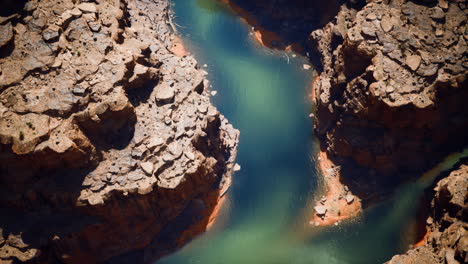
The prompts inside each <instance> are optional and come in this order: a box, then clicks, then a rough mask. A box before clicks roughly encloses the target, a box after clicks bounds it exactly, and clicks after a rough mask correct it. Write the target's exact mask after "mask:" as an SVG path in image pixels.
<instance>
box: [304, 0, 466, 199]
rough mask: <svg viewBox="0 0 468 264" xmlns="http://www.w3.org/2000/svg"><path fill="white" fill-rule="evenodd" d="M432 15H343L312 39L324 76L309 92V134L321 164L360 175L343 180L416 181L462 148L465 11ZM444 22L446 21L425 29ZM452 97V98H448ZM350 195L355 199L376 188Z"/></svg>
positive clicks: (389, 5) (397, 6)
mask: <svg viewBox="0 0 468 264" xmlns="http://www.w3.org/2000/svg"><path fill="white" fill-rule="evenodd" d="M431 6H432V5H425V4H422V3H420V2H418V3H416V2H414V1H399V2H395V1H391V2H387V1H368V2H366V3H364V2H363V4H362V6H360V7H355V6H351V7H350V6H347V5H343V6H342V8H341V10H340V12H338V14H337V17H336V19H335V20H333V22H331V23H329V24H327V25H326V26H325V27H324V28H323V29H319V30H317V31H314V32H313V33H312V34H311V35H310V43H309V44H310V47H311V48H312V50H313V51H315V52H316V54H315V55H316V56H317V57H319V58H320V63H318V64H317V69H319V70H321V71H322V72H321V73H320V76H319V77H318V80H317V81H316V85H315V91H314V94H315V101H316V103H317V113H316V115H315V122H314V127H315V131H316V132H317V134H318V136H319V138H320V139H321V140H322V141H321V142H322V144H324V146H326V149H327V152H328V154H329V155H331V156H337V157H339V159H343V161H346V162H344V163H345V164H350V163H348V161H349V162H353V164H355V165H354V166H356V167H357V168H359V169H357V168H356V169H352V170H351V169H350V171H358V170H362V171H366V172H367V173H369V175H368V176H364V177H363V176H359V177H360V178H366V179H367V178H371V177H372V176H371V171H372V170H377V171H378V172H379V173H380V174H381V175H382V176H381V177H380V178H381V179H376V181H377V182H378V183H377V185H379V184H385V183H384V182H385V181H384V180H383V179H384V178H386V177H393V176H391V175H393V174H394V173H396V172H397V171H398V175H399V177H401V178H402V179H404V178H406V177H411V175H417V174H418V173H419V172H420V171H423V170H425V169H427V168H428V167H430V164H434V163H435V162H436V161H437V160H439V159H440V158H442V157H443V156H444V155H445V154H447V153H449V152H451V151H452V150H454V149H456V148H458V147H459V146H460V145H464V144H468V139H467V138H466V136H464V134H466V131H468V121H467V120H466V119H465V118H463V117H462V115H461V113H465V112H467V111H468V108H467V107H468V106H467V104H464V103H461V100H460V98H464V97H466V96H468V90H467V89H461V90H460V89H458V88H459V87H465V86H466V70H463V69H464V68H463V61H464V55H463V54H464V52H466V49H467V46H466V41H465V40H462V39H461V38H460V36H464V34H465V33H464V32H463V30H461V29H460V27H459V25H460V23H466V21H467V19H466V18H467V16H466V10H463V9H461V8H460V7H458V6H457V5H456V4H450V5H448V7H447V11H446V12H444V11H443V10H442V9H441V8H439V7H436V8H433V7H431ZM442 13H444V14H445V13H446V15H445V16H444V17H445V18H444V19H439V20H438V21H437V22H433V23H431V22H428V21H431V19H430V18H431V16H434V14H436V17H437V18H442V17H443V15H442ZM370 14H374V15H375V16H376V19H371V18H373V17H374V16H373V15H372V16H371V17H369V15H370ZM449 14H450V15H449ZM379 17H381V20H380V26H379ZM340 21H347V23H341V22H340ZM337 28H340V29H339V32H343V33H337ZM437 29H441V30H442V29H443V30H444V34H443V35H441V33H440V32H438V31H437ZM361 33H362V35H361ZM337 34H339V35H341V36H342V37H336V36H337ZM450 36H452V37H450ZM450 45H458V47H460V49H455V48H453V47H455V46H450ZM310 57H315V56H314V55H311V56H310ZM455 65H457V66H455ZM455 90H456V91H457V92H456V93H457V95H455V92H449V91H455ZM460 93H461V94H462V95H460ZM454 116H457V118H455V119H457V120H460V123H457V126H456V128H455V127H454V126H453V125H452V124H451V121H449V120H454ZM403 117H404V118H403ZM458 118H460V119H458ZM461 120H463V121H461ZM423 127H427V129H423ZM423 130H424V132H423ZM413 135H421V136H420V137H415V136H413ZM423 135H424V136H423ZM436 139H437V140H436ZM388 142H392V143H388ZM397 142H398V143H397ZM427 142H432V143H433V144H432V145H431V147H430V148H426V147H424V146H426V145H427ZM434 153H435V155H434ZM436 156H437V157H436ZM367 173H365V174H367ZM349 174H350V176H349V177H350V178H353V176H352V175H353V172H349ZM361 174H362V172H361ZM356 177H357V175H356ZM394 181H398V180H394ZM354 187H355V188H356V189H358V190H360V191H359V192H362V193H371V192H372V191H370V190H367V188H375V187H370V186H365V184H364V183H361V184H356V186H354ZM377 189H378V188H377Z"/></svg>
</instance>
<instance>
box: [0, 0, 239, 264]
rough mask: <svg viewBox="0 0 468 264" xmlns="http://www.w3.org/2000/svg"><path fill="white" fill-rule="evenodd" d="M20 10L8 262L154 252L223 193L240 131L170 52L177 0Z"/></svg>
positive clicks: (2, 161) (6, 131) (13, 70)
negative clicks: (191, 208) (164, 233)
mask: <svg viewBox="0 0 468 264" xmlns="http://www.w3.org/2000/svg"><path fill="white" fill-rule="evenodd" d="M15 8H16V6H14V5H13V6H12V7H11V8H10V9H9V10H10V11H11V14H8V16H3V15H4V14H2V17H0V32H1V33H2V34H0V35H1V36H0V55H1V56H0V143H1V144H0V193H1V195H0V214H1V215H2V217H1V219H0V262H2V263H4V262H5V263H16V262H17V261H21V262H27V261H38V262H50V261H52V260H59V261H60V262H64V263H96V262H103V261H105V260H108V259H110V258H111V257H114V256H117V255H120V254H123V253H126V252H129V251H132V250H137V249H138V250H144V249H145V248H148V247H150V245H151V243H152V242H153V241H154V240H157V237H158V234H159V233H160V231H161V230H162V229H163V227H164V226H166V225H168V224H169V223H171V221H172V220H173V219H174V218H176V217H177V216H178V215H179V214H181V213H182V212H183V211H184V210H185V209H186V208H187V206H188V205H189V204H191V203H192V202H193V201H194V200H200V201H201V202H202V203H203V198H204V197H205V196H212V195H213V193H216V194H217V193H219V191H220V189H222V188H225V187H226V186H225V185H226V184H228V182H229V181H230V180H229V177H230V172H231V170H232V168H233V165H234V163H233V161H234V158H235V152H236V146H237V141H238V131H237V130H235V129H234V128H233V127H232V126H231V125H230V124H229V123H228V122H227V120H226V119H225V118H224V117H223V115H221V114H220V113H219V112H218V111H217V109H216V108H215V107H214V106H213V105H211V104H210V101H209V91H208V90H207V87H208V82H207V80H206V79H205V75H206V72H204V71H203V70H200V69H199V67H198V65H197V62H196V61H195V59H194V58H192V57H190V56H177V54H174V53H173V52H171V51H170V50H172V49H173V46H175V45H180V43H176V41H174V40H175V35H174V33H173V31H172V29H171V28H170V26H169V25H168V24H167V23H166V21H165V17H166V16H167V12H168V2H167V1H165V0H160V1H151V2H144V1H133V0H128V1H110V0H109V1H106V0H103V1H97V2H88V1H72V0H65V1H60V2H57V1H52V0H46V1H35V0H32V1H28V2H27V3H26V4H25V5H24V6H20V7H19V8H17V9H15ZM179 55H180V54H179ZM212 206H214V205H213V204H207V205H205V207H204V208H205V209H204V210H211V209H212V208H211V207H212ZM178 246H180V245H178ZM165 250H167V249H165ZM160 254H161V252H157V250H154V249H153V250H150V251H148V252H146V253H145V256H144V257H145V259H144V260H143V259H140V260H139V261H141V262H143V261H145V262H148V261H150V260H151V259H153V258H154V257H157V256H159V255H160Z"/></svg>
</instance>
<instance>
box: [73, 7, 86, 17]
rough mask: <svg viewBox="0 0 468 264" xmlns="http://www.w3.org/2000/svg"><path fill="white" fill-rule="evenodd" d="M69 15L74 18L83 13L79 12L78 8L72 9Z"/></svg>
mask: <svg viewBox="0 0 468 264" xmlns="http://www.w3.org/2000/svg"><path fill="white" fill-rule="evenodd" d="M70 14H71V15H72V16H74V17H79V16H81V15H82V14H83V12H81V10H79V9H78V8H73V9H72V10H71V11H70Z"/></svg>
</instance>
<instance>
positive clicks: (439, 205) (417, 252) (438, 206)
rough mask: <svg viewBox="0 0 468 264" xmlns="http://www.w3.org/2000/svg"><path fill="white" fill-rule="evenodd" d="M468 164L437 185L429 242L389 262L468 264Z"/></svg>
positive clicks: (394, 263) (432, 203)
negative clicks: (467, 201) (467, 200)
mask: <svg viewBox="0 0 468 264" xmlns="http://www.w3.org/2000/svg"><path fill="white" fill-rule="evenodd" d="M467 179H468V165H467V163H466V162H465V163H464V164H462V165H461V166H460V167H459V168H458V169H455V170H454V171H453V172H451V173H450V175H449V176H447V177H445V178H443V179H442V180H440V181H439V182H438V183H437V185H436V187H435V188H434V191H435V194H434V198H433V199H432V202H431V210H430V212H431V213H430V216H429V217H428V218H427V220H426V225H427V230H428V234H429V235H428V236H427V238H426V242H425V243H424V244H423V245H422V246H419V247H417V248H415V249H412V250H409V251H408V252H407V253H406V254H404V255H398V256H395V257H393V258H392V259H391V260H390V261H389V262H388V264H406V263H408V264H409V263H450V264H452V263H453V264H456V263H468V231H467V230H468V221H467V220H468V207H467V204H466V199H467V197H468V180H467Z"/></svg>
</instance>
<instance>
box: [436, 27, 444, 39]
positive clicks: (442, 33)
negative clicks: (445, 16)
mask: <svg viewBox="0 0 468 264" xmlns="http://www.w3.org/2000/svg"><path fill="white" fill-rule="evenodd" d="M435 35H436V37H442V36H443V35H444V31H443V30H442V29H440V28H438V29H437V30H436V32H435Z"/></svg>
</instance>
